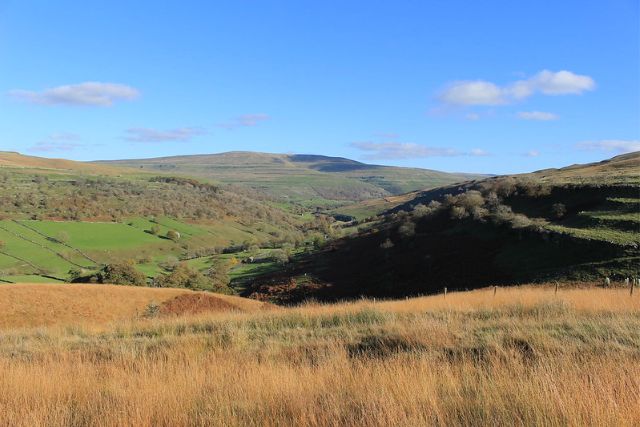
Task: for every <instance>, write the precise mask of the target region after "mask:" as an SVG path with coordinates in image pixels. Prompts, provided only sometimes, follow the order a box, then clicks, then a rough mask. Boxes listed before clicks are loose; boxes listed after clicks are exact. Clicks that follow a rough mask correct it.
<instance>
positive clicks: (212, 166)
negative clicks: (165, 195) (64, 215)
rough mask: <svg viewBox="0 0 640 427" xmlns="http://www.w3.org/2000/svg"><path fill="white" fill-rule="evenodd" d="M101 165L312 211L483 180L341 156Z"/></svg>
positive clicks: (251, 155)
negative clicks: (255, 193)
mask: <svg viewBox="0 0 640 427" xmlns="http://www.w3.org/2000/svg"><path fill="white" fill-rule="evenodd" d="M97 163H98V164H101V165H110V166H126V167H131V168H138V169H139V170H144V171H154V172H166V173H171V174H180V175H187V176H195V177H200V178H206V179H209V180H212V181H217V182H222V183H229V184H242V185H247V186H250V187H252V188H254V189H257V190H260V191H263V192H266V193H267V194H268V195H270V196H272V197H276V198H278V199H280V200H290V201H295V202H299V203H301V204H303V205H307V206H313V205H321V206H331V205H332V202H337V203H338V204H340V205H342V204H348V203H349V202H354V201H361V200H366V199H372V198H377V197H384V196H389V195H397V194H402V193H406V192H409V191H413V190H417V189H424V188H433V187H437V186H442V185H446V184H451V183H454V182H461V181H466V180H469V179H475V178H478V177H479V175H474V174H464V173H460V174H454V173H446V172H439V171H434V170H427V169H417V168H401V167H392V166H379V165H370V164H366V163H361V162H357V161H355V160H350V159H345V158H341V157H328V156H319V155H310V154H269V153H255V152H241V151H235V152H228V153H221V154H209V155H193V156H176V157H161V158H154V159H137V160H113V161H100V162H97ZM334 204H335V203H334Z"/></svg>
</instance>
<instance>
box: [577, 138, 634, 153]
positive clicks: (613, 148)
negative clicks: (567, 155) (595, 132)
mask: <svg viewBox="0 0 640 427" xmlns="http://www.w3.org/2000/svg"><path fill="white" fill-rule="evenodd" d="M576 146H577V147H578V149H580V150H590V151H605V152H609V153H617V154H623V153H631V152H633V151H640V140H621V139H605V140H601V141H584V142H580V143H578V144H576Z"/></svg>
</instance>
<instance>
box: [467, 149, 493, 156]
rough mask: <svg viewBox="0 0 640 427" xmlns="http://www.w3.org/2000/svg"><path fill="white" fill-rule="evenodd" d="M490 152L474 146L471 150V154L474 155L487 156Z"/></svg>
mask: <svg viewBox="0 0 640 427" xmlns="http://www.w3.org/2000/svg"><path fill="white" fill-rule="evenodd" d="M489 154H490V153H489V152H488V151H486V150H483V149H482V148H474V149H472V150H470V151H469V155H470V156H474V157H485V156H488V155H489Z"/></svg>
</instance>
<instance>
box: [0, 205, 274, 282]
mask: <svg viewBox="0 0 640 427" xmlns="http://www.w3.org/2000/svg"><path fill="white" fill-rule="evenodd" d="M154 221H155V222H151V221H149V220H148V219H146V218H140V217H137V218H130V219H127V220H126V221H124V222H88V221H46V220H40V221H33V220H2V221H0V241H1V242H3V244H4V245H3V246H2V247H0V279H2V280H3V281H5V282H14V283H15V282H24V281H43V280H44V281H49V282H50V281H51V280H52V279H60V280H62V281H64V280H65V279H66V278H67V277H68V272H69V271H70V270H73V269H78V268H89V269H90V268H97V265H98V263H108V262H113V261H118V260H127V259H131V260H134V261H136V262H137V264H138V265H137V268H138V269H140V271H142V272H144V273H145V274H147V275H148V276H155V275H156V274H158V273H159V272H161V271H162V269H161V268H160V267H159V264H161V263H162V262H164V261H166V259H167V258H168V257H169V258H171V257H173V258H182V257H184V256H185V253H188V251H196V250H198V249H200V248H206V249H211V248H214V247H217V248H220V249H221V248H223V247H226V246H228V245H232V244H234V243H241V242H244V241H254V240H257V239H263V240H264V239H267V238H268V237H270V236H269V235H268V234H267V233H266V232H260V231H257V230H252V229H251V228H250V227H246V226H242V225H239V224H237V223H234V222H232V221H217V222H211V223H209V224H198V225H196V224H189V223H187V222H185V221H178V220H175V219H171V218H166V217H159V218H156V219H155V220H154ZM154 226H156V227H157V228H158V230H159V231H158V233H157V235H153V234H151V233H149V230H151V228H152V227H154ZM169 230H176V231H178V232H179V233H180V235H181V238H180V241H179V242H173V241H171V240H169V239H166V238H165V235H166V233H167V232H168V231H169ZM209 261H210V260H209V257H201V258H197V259H194V260H192V261H190V264H193V265H194V266H196V267H198V268H199V269H206V268H208V267H210V265H209ZM25 276H30V277H31V278H28V277H27V278H25Z"/></svg>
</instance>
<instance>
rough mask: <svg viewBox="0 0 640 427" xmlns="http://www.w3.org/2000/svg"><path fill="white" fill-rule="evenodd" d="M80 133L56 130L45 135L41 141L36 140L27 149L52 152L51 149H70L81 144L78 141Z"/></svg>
mask: <svg viewBox="0 0 640 427" xmlns="http://www.w3.org/2000/svg"><path fill="white" fill-rule="evenodd" d="M80 140H81V138H80V135H78V134H75V133H71V132H56V133H52V134H51V135H49V136H47V138H45V139H44V140H43V141H40V142H37V143H35V144H34V145H32V146H31V147H29V148H27V151H33V152H52V151H72V150H75V149H77V148H80V147H82V146H83V145H82V144H80V143H79V141H80Z"/></svg>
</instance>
